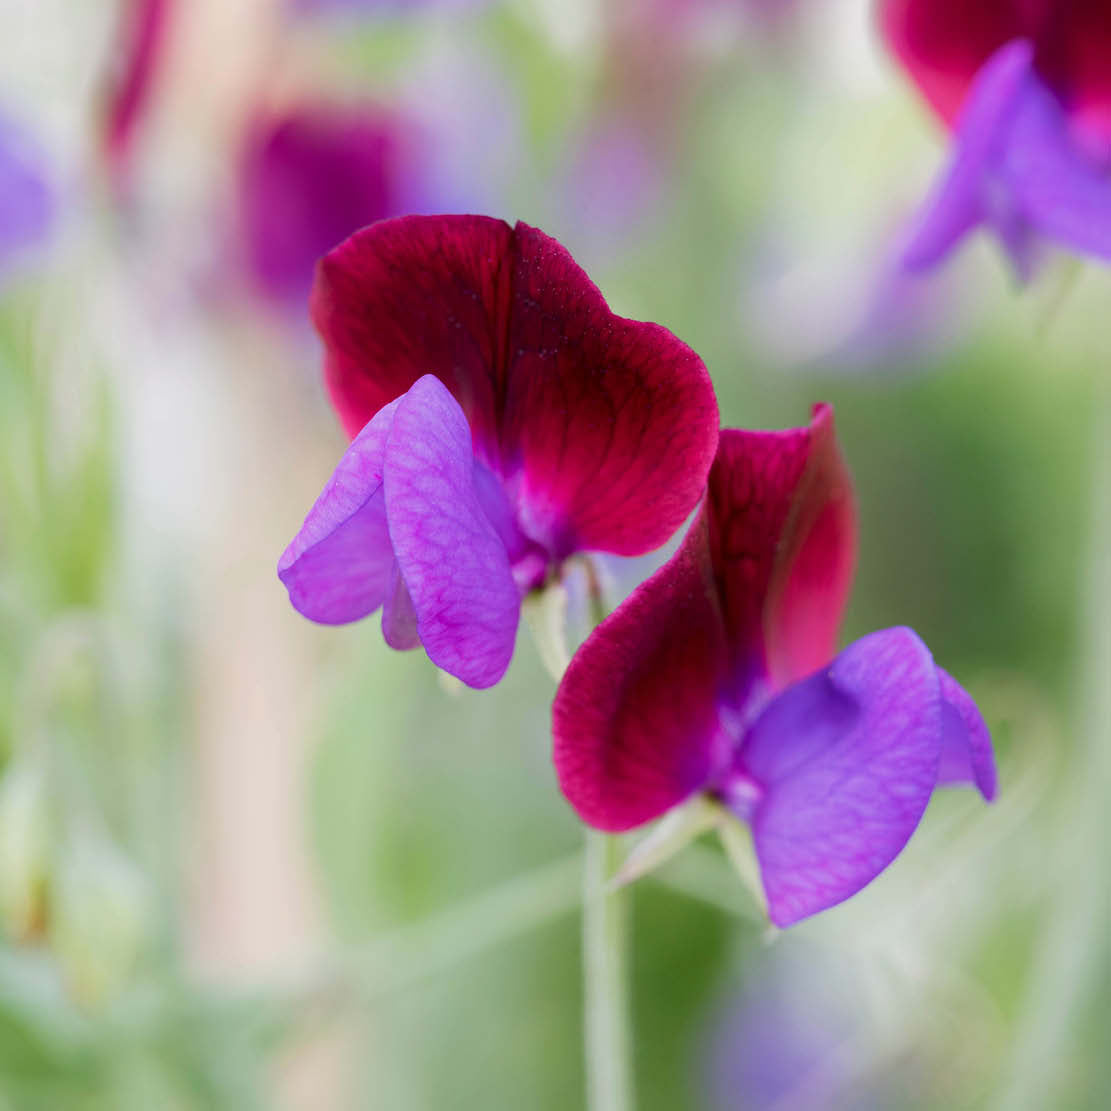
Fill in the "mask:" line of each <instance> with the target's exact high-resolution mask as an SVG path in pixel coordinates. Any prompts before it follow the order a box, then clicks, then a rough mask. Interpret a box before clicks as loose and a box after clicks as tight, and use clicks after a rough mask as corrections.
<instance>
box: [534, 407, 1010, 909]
mask: <svg viewBox="0 0 1111 1111" xmlns="http://www.w3.org/2000/svg"><path fill="white" fill-rule="evenodd" d="M854 553H855V508H854V503H853V495H852V487H851V481H850V478H849V475H848V472H847V471H846V469H845V466H844V464H843V462H842V459H841V454H840V451H839V449H838V446H837V442H836V438H835V435H834V429H833V416H832V412H831V410H830V409H829V408H828V407H825V406H819V407H818V408H817V409H816V410H815V415H814V419H813V422H812V423H811V425H810V426H809V427H808V428H799V429H792V430H788V431H784V432H741V431H735V430H731V431H724V432H722V434H721V442H720V445H719V448H718V453H717V458H716V459H715V461H714V465H713V468H712V469H711V472H710V479H709V485H708V488H707V494H706V500H705V503H704V505H703V508H702V511H701V512H700V513H699V515H698V517H697V518H696V520H695V522H694V524H693V525H692V526H691V528H690V531H689V532H688V534H687V537H686V540H685V541H684V543H683V545H682V547H681V548H680V549H679V551H678V552H677V553H676V554H675V556H674V557H673V558H672V559H671V560H670V561H669V562H668V563H667V564H665V565H664V567H663V568H661V569H660V571H658V572H657V573H656V574H655V575H654V576H653V577H652V578H650V579H649V580H648V581H647V582H646V583H644V584H643V585H642V586H641V587H640V588H639V589H638V590H636V591H634V593H633V594H632V596H631V597H630V598H629V599H628V600H627V601H625V602H624V603H623V604H622V605H621V606H620V607H618V609H617V610H616V611H615V612H614V613H613V614H612V615H611V616H610V617H609V618H607V619H606V620H605V621H604V622H603V623H602V624H601V625H599V626H598V628H597V629H596V630H595V631H594V633H593V634H592V635H591V636H590V637H589V639H588V640H587V641H586V643H585V644H584V645H583V647H582V648H581V649H580V650H579V652H578V654H577V655H576V656H575V658H574V660H573V661H572V662H571V666H570V667H569V668H568V670H567V673H566V675H565V677H564V680H563V683H562V685H561V686H560V689H559V693H558V694H557V696H556V700H555V706H554V709H553V726H554V734H555V765H556V770H557V773H558V775H559V780H560V784H561V786H562V788H563V792H564V794H565V795H566V796H567V798H568V799H569V800H570V802H571V803H572V805H573V806H574V807H575V809H576V810H577V811H578V813H579V815H580V817H581V818H582V819H583V820H584V821H585V822H587V823H588V824H589V825H592V826H595V827H596V828H599V829H603V830H610V831H620V830H627V829H631V828H633V827H635V826H639V825H641V824H643V823H645V822H648V821H651V820H652V819H654V818H657V817H660V816H661V815H663V814H664V813H666V812H667V811H669V810H670V809H671V808H673V807H676V806H678V805H679V804H680V803H682V802H684V801H685V800H687V799H688V798H689V797H691V796H692V795H695V794H697V793H698V792H708V793H709V794H710V795H711V796H713V797H714V798H716V799H717V800H718V801H719V802H721V803H722V804H723V805H724V806H725V807H727V808H728V810H729V811H731V812H732V813H733V815H735V816H736V817H737V818H740V819H742V820H745V821H747V822H749V823H750V825H751V827H752V832H753V839H754V844H755V848H756V855H757V859H758V861H759V864H760V871H761V874H762V878H763V885H764V891H765V894H766V896H767V901H768V908H769V914H770V916H771V919H772V921H773V922H774V923H776V924H777V925H779V926H788V925H791V924H792V923H794V922H797V921H798V920H799V919H801V918H805V917H807V916H809V915H811V914H815V913H816V912H818V911H820V910H824V909H825V908H827V907H830V906H833V905H834V904H836V903H839V902H841V901H842V900H844V899H847V898H848V897H849V896H850V895H853V894H855V893H856V892H857V891H859V890H860V889H861V888H862V887H864V886H865V885H866V884H867V883H869V882H870V881H871V880H872V879H874V878H875V877H876V876H877V875H878V874H879V873H880V872H881V871H882V870H883V869H884V868H885V867H886V866H887V865H888V864H889V863H890V862H891V861H892V860H893V859H894V858H895V857H896V856H897V855H898V853H899V852H900V851H901V850H902V848H903V846H904V844H905V843H906V841H907V840H908V838H909V837H910V835H911V834H912V833H913V831H914V829H915V827H916V826H917V825H918V822H919V819H920V818H921V817H922V814H923V812H924V811H925V808H926V804H927V803H928V801H929V799H930V795H931V794H932V792H933V789H934V787H935V786H936V785H937V784H939V783H954V782H975V783H976V785H977V786H978V787H979V788H980V790H981V792H982V793H983V795H984V797H985V798H988V799H990V798H992V797H993V796H994V793H995V770H994V764H993V760H992V753H991V742H990V738H989V736H988V732H987V729H986V727H985V726H984V723H983V721H982V720H981V718H980V715H979V712H978V711H977V709H976V707H975V704H974V703H973V701H972V699H971V698H970V697H969V696H968V695H967V694H966V693H965V692H964V691H963V690H962V689H961V687H959V686H958V685H957V683H956V682H955V681H954V680H953V679H952V678H951V677H950V676H949V675H947V674H946V673H945V672H944V671H942V670H941V669H940V668H938V667H937V666H935V664H934V662H933V660H932V658H931V656H930V653H929V651H928V650H927V649H926V646H925V645H924V644H923V643H922V641H921V640H919V639H918V637H917V636H916V635H915V634H914V633H913V632H912V631H911V630H910V629H902V628H896V629H887V630H884V631H882V632H878V633H872V634H871V635H869V636H866V637H864V638H863V639H861V640H858V641H856V642H855V643H854V644H851V645H850V646H849V647H848V648H846V649H845V650H844V651H843V652H841V653H840V655H838V656H837V657H836V658H835V659H833V662H832V663H830V662H829V661H830V660H831V658H832V657H833V651H834V643H835V638H836V633H837V626H838V623H839V620H840V617H841V611H842V609H843V606H844V603H845V600H846V598H847V595H848V590H849V584H850V580H851V577H852V569H853V562H854Z"/></svg>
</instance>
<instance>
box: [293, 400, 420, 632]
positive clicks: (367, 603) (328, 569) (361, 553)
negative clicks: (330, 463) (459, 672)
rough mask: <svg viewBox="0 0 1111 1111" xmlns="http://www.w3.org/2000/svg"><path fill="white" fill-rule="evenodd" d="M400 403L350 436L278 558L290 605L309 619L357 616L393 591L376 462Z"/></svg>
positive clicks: (337, 620)
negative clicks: (345, 447) (326, 482)
mask: <svg viewBox="0 0 1111 1111" xmlns="http://www.w3.org/2000/svg"><path fill="white" fill-rule="evenodd" d="M399 404H400V399H399V401H395V402H392V403H391V404H389V405H387V406H385V407H384V408H383V409H380V410H379V411H378V413H377V414H375V416H374V419H373V420H371V421H369V422H368V423H367V425H366V427H365V428H364V429H363V430H362V431H361V432H360V433H359V435H358V436H356V437H355V439H354V440H353V441H352V443H351V446H350V447H349V448H348V449H347V451H346V452H344V454H343V458H342V459H340V461H339V465H338V466H337V467H336V469H335V472H334V473H333V475H332V477H331V478H330V479H329V480H328V485H327V486H325V487H324V491H323V493H322V494H321V495H320V497H319V498H317V499H316V503H315V504H314V505H313V507H312V509H311V510H309V515H308V516H307V517H306V518H305V523H304V524H303V525H302V526H301V531H300V532H298V533H297V535H296V536H295V537H294V538H293V542H292V543H291V544H290V545H289V547H288V548H286V550H285V552H284V553H283V554H282V558H281V559H280V560H279V561H278V578H280V579H281V580H282V582H283V583H285V585H286V588H287V589H288V590H289V600H290V602H292V603H293V608H294V609H296V610H297V611H298V612H299V613H302V614H304V615H305V617H307V618H309V619H310V620H312V621H318V622H320V623H321V624H325V625H342V624H344V623H346V622H348V621H357V620H359V618H361V617H366V615H367V614H368V613H373V612H374V611H375V610H376V609H377V608H378V607H379V606H380V605H382V603H383V602H384V601H385V600H386V598H387V597H389V595H390V593H391V588H392V580H391V575H392V574H393V565H394V557H393V549H392V547H391V545H390V537H389V532H388V530H387V525H386V505H385V499H384V497H383V491H382V460H383V454H384V452H385V446H386V440H387V438H388V436H389V432H390V428H391V427H392V425H393V422H394V418H395V415H396V412H397V407H398V405H399Z"/></svg>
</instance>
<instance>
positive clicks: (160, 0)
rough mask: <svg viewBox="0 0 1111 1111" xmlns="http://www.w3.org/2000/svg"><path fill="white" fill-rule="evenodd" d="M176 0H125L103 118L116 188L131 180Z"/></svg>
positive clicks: (106, 154) (105, 142)
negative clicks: (138, 136) (138, 137)
mask: <svg viewBox="0 0 1111 1111" xmlns="http://www.w3.org/2000/svg"><path fill="white" fill-rule="evenodd" d="M172 16H173V0H123V3H122V4H121V6H120V22H119V29H118V33H117V37H116V43H115V49H114V52H113V54H112V56H111V59H110V67H111V68H110V72H109V77H108V89H107V96H106V101H107V104H106V111H105V117H104V136H103V143H104V157H105V160H106V162H107V164H108V168H109V170H110V172H111V173H112V175H113V177H114V178H115V179H116V184H117V186H119V185H122V184H123V183H124V181H125V180H126V176H127V173H128V169H129V162H130V159H131V150H132V147H133V145H134V143H135V136H136V134H137V132H138V128H139V124H140V121H141V120H142V118H143V114H144V112H145V111H146V109H147V105H148V102H149V100H150V96H151V91H152V89H153V88H154V82H155V78H156V75H157V72H158V67H159V65H160V63H161V58H162V52H163V50H164V49H165V42H166V38H167V32H168V29H169V25H170V20H171V18H172Z"/></svg>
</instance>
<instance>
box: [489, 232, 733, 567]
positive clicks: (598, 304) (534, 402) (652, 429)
mask: <svg viewBox="0 0 1111 1111" xmlns="http://www.w3.org/2000/svg"><path fill="white" fill-rule="evenodd" d="M515 234H516V248H517V251H516V259H515V264H514V274H513V300H512V311H511V314H510V319H509V341H508V351H509V366H510V369H509V373H508V376H507V389H508V393H507V397H506V407H505V421H504V427H503V436H502V442H503V447H504V451H505V454H506V462H507V465H508V466H509V467H510V468H512V467H513V466H514V464H519V465H520V467H521V468H522V472H523V481H522V485H521V490H520V503H521V505H520V513H521V520H522V523H523V524H524V527H525V530H526V532H528V533H529V535H531V536H532V537H533V538H534V539H536V540H538V541H540V542H541V543H542V544H544V545H545V546H546V547H547V548H548V549H549V550H550V551H553V552H554V553H555V554H556V555H557V556H563V555H566V554H568V553H569V552H571V551H575V550H577V549H595V550H601V551H607V552H614V553H616V554H618V555H640V554H642V553H644V552H647V551H651V550H652V549H653V548H657V547H659V546H660V545H661V544H662V543H664V541H666V540H667V539H668V537H669V536H671V534H672V533H673V532H674V531H675V530H676V529H677V528H678V527H679V526H680V525H681V524H682V523H683V521H684V520H685V519H686V518H687V516H688V515H689V514H690V512H691V510H692V509H693V508H694V506H695V504H696V503H697V501H698V498H699V497H700V496H701V493H702V489H703V487H704V485H705V482H706V474H707V471H708V470H709V467H710V463H711V461H712V460H713V457H714V450H715V448H716V446H717V438H718V410H717V402H716V401H715V399H714V392H713V387H712V385H711V383H710V378H709V375H708V374H707V373H706V368H705V367H704V366H703V364H702V360H701V359H700V358H699V357H698V356H697V355H696V354H695V353H694V352H693V351H692V350H691V349H690V348H689V347H687V345H686V344H684V343H682V342H681V341H680V340H678V339H676V338H675V336H673V335H672V334H671V333H670V332H669V331H667V330H666V329H665V328H661V327H660V326H659V325H656V324H642V323H639V322H637V321H632V320H626V319H624V318H623V317H620V316H615V315H614V314H613V313H611V312H610V310H609V307H608V306H607V305H606V302H605V300H604V298H603V297H602V295H601V293H600V292H599V291H598V288H597V287H596V286H595V285H594V283H593V282H591V281H590V279H589V278H588V277H587V276H586V274H585V273H584V272H583V271H582V270H581V269H580V268H579V266H578V265H577V264H576V263H575V261H574V259H572V258H571V256H570V255H569V254H568V253H567V251H566V250H564V248H563V247H561V246H560V245H559V244H558V243H557V242H556V241H555V240H554V239H551V238H549V237H548V236H546V235H544V234H543V233H542V232H539V231H537V230H536V229H535V228H530V227H528V226H527V225H525V224H518V225H517V228H516V233H515Z"/></svg>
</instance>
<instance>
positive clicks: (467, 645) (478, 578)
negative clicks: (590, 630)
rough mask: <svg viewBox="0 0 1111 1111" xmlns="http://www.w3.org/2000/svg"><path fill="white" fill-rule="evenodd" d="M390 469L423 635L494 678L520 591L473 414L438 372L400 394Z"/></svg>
mask: <svg viewBox="0 0 1111 1111" xmlns="http://www.w3.org/2000/svg"><path fill="white" fill-rule="evenodd" d="M384 470H385V479H384V488H385V495H386V515H387V517H388V519H389V528H390V537H391V540H392V542H393V549H394V553H395V555H396V558H397V563H398V567H399V568H400V569H401V574H402V576H403V578H404V580H405V584H406V586H407V587H408V591H409V595H410V597H411V599H412V604H413V609H414V610H415V612H416V624H417V631H418V633H419V635H420V640H421V643H422V644H423V645H424V648H425V651H426V652H427V653H428V655H429V657H430V658H431V660H432V661H433V663H435V664H437V665H438V666H439V667H442V668H443V669H444V670H445V671H448V672H450V673H451V674H452V675H455V676H456V677H457V678H459V679H461V680H462V681H463V682H464V683H466V684H467V685H468V686H471V687H489V686H492V685H493V684H494V683H496V682H497V681H498V680H499V679H500V678H501V677H502V675H504V674H505V669H506V668H507V667H508V666H509V660H510V658H511V657H512V655H513V645H514V641H515V640H516V636H517V624H518V621H519V619H520V611H521V597H520V593H519V591H518V589H517V586H516V583H515V582H514V579H513V573H512V570H511V569H510V566H509V557H508V555H507V553H506V550H505V545H504V543H503V542H502V540H501V539H500V538H499V536H498V534H497V531H496V530H495V529H494V527H493V525H492V524H491V523H490V521H489V520H488V519H487V517H486V514H485V513H484V512H483V509H482V505H481V503H480V501H479V498H478V494H477V491H476V489H475V476H474V471H475V460H474V451H473V448H472V446H471V429H470V426H469V425H468V423H467V418H466V417H465V416H464V414H463V410H462V409H461V408H460V406H459V403H458V402H457V401H456V400H455V399H454V398H453V397H452V396H451V393H450V392H449V391H448V389H447V387H446V386H444V384H443V383H442V382H441V381H440V380H439V379H438V378H436V377H435V376H434V375H431V374H428V375H425V376H424V377H423V378H421V379H420V380H419V381H417V382H416V384H415V385H413V387H412V388H411V389H410V390H409V392H408V393H406V394H405V396H404V397H403V398H402V399H401V401H400V404H399V405H398V408H397V413H396V416H395V417H394V422H393V426H392V428H391V430H390V436H389V442H388V444H387V446H386V456H385V467H384Z"/></svg>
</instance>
